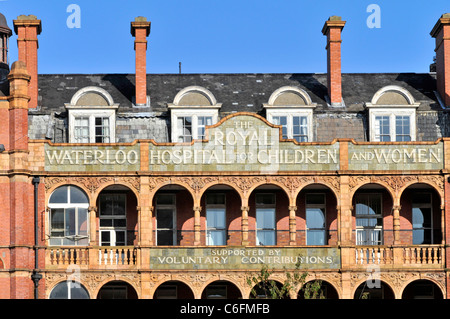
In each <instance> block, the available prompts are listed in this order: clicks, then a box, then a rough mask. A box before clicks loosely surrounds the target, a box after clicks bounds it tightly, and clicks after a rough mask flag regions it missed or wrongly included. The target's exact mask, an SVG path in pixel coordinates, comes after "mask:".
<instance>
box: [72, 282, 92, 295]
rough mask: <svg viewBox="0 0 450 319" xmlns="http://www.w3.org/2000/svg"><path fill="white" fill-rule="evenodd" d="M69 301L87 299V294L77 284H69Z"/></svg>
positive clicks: (84, 289)
mask: <svg viewBox="0 0 450 319" xmlns="http://www.w3.org/2000/svg"><path fill="white" fill-rule="evenodd" d="M70 286H71V288H70V297H71V298H70V299H89V293H88V292H87V290H86V288H84V287H83V286H82V285H80V284H79V283H70Z"/></svg>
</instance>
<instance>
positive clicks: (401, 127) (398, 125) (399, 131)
mask: <svg viewBox="0 0 450 319" xmlns="http://www.w3.org/2000/svg"><path fill="white" fill-rule="evenodd" d="M409 123H410V120H409V116H396V117H395V134H396V141H397V142H401V141H405V142H408V141H411V133H410V124H409Z"/></svg>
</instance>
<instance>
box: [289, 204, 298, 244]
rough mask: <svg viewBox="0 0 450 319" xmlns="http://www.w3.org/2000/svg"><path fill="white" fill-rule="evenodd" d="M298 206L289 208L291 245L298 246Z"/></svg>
mask: <svg viewBox="0 0 450 319" xmlns="http://www.w3.org/2000/svg"><path fill="white" fill-rule="evenodd" d="M296 211H297V206H289V245H291V246H294V245H296V244H297V221H296V219H295V212H296Z"/></svg>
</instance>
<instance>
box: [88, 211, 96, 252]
mask: <svg viewBox="0 0 450 319" xmlns="http://www.w3.org/2000/svg"><path fill="white" fill-rule="evenodd" d="M88 211H89V246H95V245H97V236H96V233H97V207H96V206H89V208H88Z"/></svg>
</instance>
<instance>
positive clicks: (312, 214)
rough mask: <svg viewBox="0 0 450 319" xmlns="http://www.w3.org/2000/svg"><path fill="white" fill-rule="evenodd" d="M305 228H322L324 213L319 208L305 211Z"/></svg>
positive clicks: (323, 225)
mask: <svg viewBox="0 0 450 319" xmlns="http://www.w3.org/2000/svg"><path fill="white" fill-rule="evenodd" d="M306 227H308V228H324V227H325V212H324V210H323V209H321V208H307V209H306Z"/></svg>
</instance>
